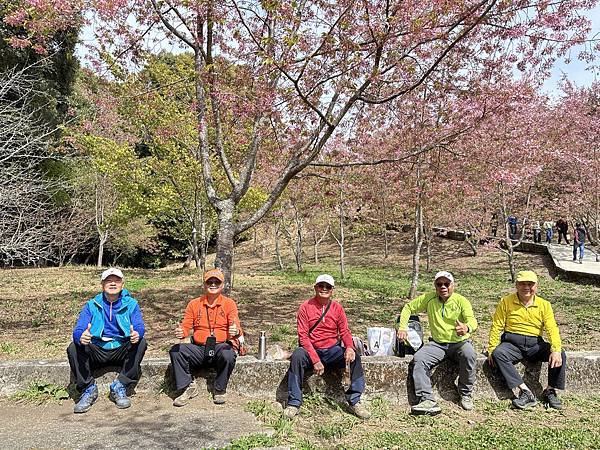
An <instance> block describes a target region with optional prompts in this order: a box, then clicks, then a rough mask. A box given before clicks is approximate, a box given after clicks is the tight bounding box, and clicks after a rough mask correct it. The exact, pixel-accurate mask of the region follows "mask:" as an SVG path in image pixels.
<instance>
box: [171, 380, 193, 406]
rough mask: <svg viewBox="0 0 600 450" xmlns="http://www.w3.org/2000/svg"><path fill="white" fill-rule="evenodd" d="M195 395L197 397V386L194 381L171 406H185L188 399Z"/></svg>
mask: <svg viewBox="0 0 600 450" xmlns="http://www.w3.org/2000/svg"><path fill="white" fill-rule="evenodd" d="M196 395H198V385H197V384H196V381H195V380H194V381H192V382H191V383H190V384H188V386H187V387H186V388H185V389H184V390H183V392H182V393H181V395H179V397H177V398H176V399H175V400H173V406H185V405H187V404H188V403H189V402H190V399H192V398H194V397H195V396H196Z"/></svg>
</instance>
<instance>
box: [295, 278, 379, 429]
mask: <svg viewBox="0 0 600 450" xmlns="http://www.w3.org/2000/svg"><path fill="white" fill-rule="evenodd" d="M334 286H335V282H334V280H333V277H332V276H331V275H327V274H323V275H319V276H318V277H317V281H316V282H315V293H316V295H315V296H314V297H313V298H311V299H310V300H306V301H305V302H304V303H302V305H300V309H299V310H298V316H297V322H298V342H299V343H300V347H298V348H297V349H296V350H295V351H294V353H293V354H292V359H291V362H290V368H289V371H288V403H287V407H286V408H285V410H284V412H283V414H284V416H285V417H287V418H289V419H291V418H293V417H294V416H295V415H296V414H298V410H299V409H300V405H301V404H302V380H303V378H304V370H305V369H307V368H308V369H312V370H313V371H314V372H315V373H316V374H317V375H323V373H324V372H325V370H331V369H342V368H344V367H345V366H346V365H350V387H349V388H348V390H347V391H346V400H347V401H348V404H349V405H350V409H351V410H352V412H353V413H354V414H355V415H356V416H357V417H360V418H361V419H368V418H369V416H370V415H371V414H370V413H369V411H368V410H367V409H366V408H365V407H364V406H363V405H361V403H360V396H361V394H362V393H363V392H364V390H365V376H364V373H363V368H362V365H361V363H360V356H359V355H357V354H356V352H355V351H354V344H353V342H352V334H351V333H350V330H349V329H348V319H347V318H346V313H345V312H344V308H343V307H342V305H340V304H339V303H338V302H336V301H335V300H332V299H331V297H332V296H333V288H334ZM340 340H341V343H340Z"/></svg>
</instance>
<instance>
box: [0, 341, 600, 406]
mask: <svg viewBox="0 0 600 450" xmlns="http://www.w3.org/2000/svg"><path fill="white" fill-rule="evenodd" d="M411 360H412V358H411V357H406V358H397V357H393V356H388V357H366V358H363V367H364V369H365V377H366V384H367V388H366V393H365V394H366V398H370V397H374V396H381V397H384V398H386V399H388V400H389V401H391V402H392V403H399V404H400V403H407V401H411V402H412V401H413V400H414V399H413V386H412V379H410V378H409V377H408V375H409V373H410V361H411ZM567 364H568V370H567V390H568V391H569V392H571V393H576V394H593V393H599V392H600V353H598V352H569V353H567ZM288 365H289V363H288V361H259V360H257V359H256V358H254V357H253V356H244V357H239V358H238V361H237V364H236V368H235V370H234V372H233V375H232V376H231V379H230V383H229V391H230V392H236V393H238V394H241V395H244V396H247V397H253V398H263V399H266V400H278V401H280V402H283V401H285V399H286V398H287V381H286V371H287V368H288ZM546 366H547V364H538V365H535V366H527V367H525V366H522V365H521V366H520V367H521V368H522V369H523V372H524V377H525V380H526V382H527V383H528V385H529V386H530V387H532V388H533V389H534V390H535V391H537V392H538V394H539V392H541V390H542V389H543V387H545V383H546V376H547V367H546ZM142 370H143V375H142V379H141V380H140V383H139V384H138V386H137V387H136V391H138V392H154V393H159V392H164V393H165V394H172V392H171V380H170V371H169V360H168V359H166V358H165V359H147V360H144V362H143V363H142ZM457 376H458V371H457V368H456V367H455V366H454V365H452V364H450V363H448V362H444V363H443V364H440V365H439V366H438V367H437V368H436V369H435V370H434V371H433V373H432V379H433V382H434V385H435V389H436V390H437V394H438V395H439V396H440V397H442V398H445V399H448V400H455V399H456V397H457V394H456V391H455V388H454V382H455V380H456V377H457ZM96 377H97V380H98V384H99V385H100V388H101V390H105V391H106V390H108V385H109V384H110V382H111V381H112V380H113V379H114V377H115V372H113V371H112V370H103V371H101V372H99V373H97V374H96ZM197 379H198V383H199V384H200V385H201V386H203V387H204V388H206V389H207V390H210V389H211V387H212V383H213V379H214V372H213V371H210V370H204V371H201V372H199V373H198V377H197ZM407 380H408V381H407ZM32 381H43V382H48V383H55V384H58V385H66V384H67V383H68V382H69V365H68V363H67V362H66V361H13V362H2V363H0V395H1V396H8V395H11V394H13V393H15V392H17V391H19V390H22V389H25V388H26V387H27V386H28V384H29V383H30V382H32ZM342 385H343V377H342V374H341V373H334V374H328V375H327V376H325V377H319V376H316V375H312V376H309V377H308V378H307V379H306V380H305V389H306V390H305V392H310V391H318V392H322V393H325V394H326V395H329V396H331V397H333V398H336V399H340V400H341V399H343V389H344V388H343V386H342ZM475 389H476V391H475V395H476V396H477V397H486V398H508V397H509V396H510V391H508V389H507V388H506V386H505V385H504V383H503V381H502V379H501V377H500V375H499V374H498V373H497V372H495V371H492V370H491V369H490V367H488V365H487V363H485V358H484V357H483V356H481V357H479V358H478V361H477V384H476V387H475Z"/></svg>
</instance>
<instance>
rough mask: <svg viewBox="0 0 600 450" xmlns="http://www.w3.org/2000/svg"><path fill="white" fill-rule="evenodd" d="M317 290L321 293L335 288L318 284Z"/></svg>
mask: <svg viewBox="0 0 600 450" xmlns="http://www.w3.org/2000/svg"><path fill="white" fill-rule="evenodd" d="M317 289H318V290H320V291H330V290H332V289H333V286H330V285H328V284H325V283H319V284H317Z"/></svg>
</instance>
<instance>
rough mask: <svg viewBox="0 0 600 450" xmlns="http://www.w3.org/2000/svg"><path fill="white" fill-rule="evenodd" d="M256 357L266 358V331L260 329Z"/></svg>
mask: <svg viewBox="0 0 600 450" xmlns="http://www.w3.org/2000/svg"><path fill="white" fill-rule="evenodd" d="M258 359H267V332H266V331H261V332H260V338H258Z"/></svg>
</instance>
